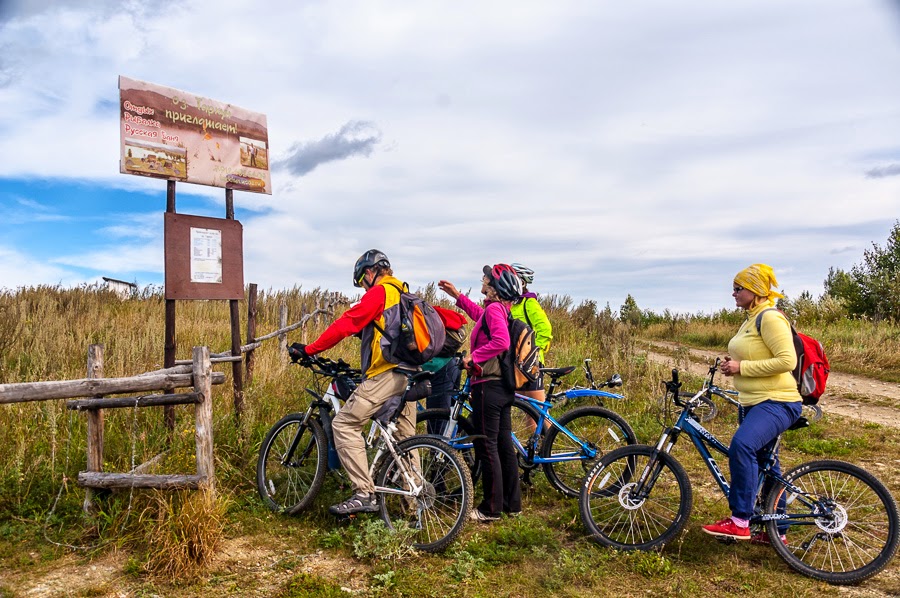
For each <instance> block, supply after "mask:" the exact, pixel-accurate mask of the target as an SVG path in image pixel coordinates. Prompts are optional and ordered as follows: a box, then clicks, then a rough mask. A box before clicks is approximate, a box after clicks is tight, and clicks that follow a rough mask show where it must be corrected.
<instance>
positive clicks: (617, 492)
mask: <svg viewBox="0 0 900 598" xmlns="http://www.w3.org/2000/svg"><path fill="white" fill-rule="evenodd" d="M692 506H693V495H692V493H691V482H690V480H689V479H688V476H687V473H686V472H685V471H684V468H683V467H682V466H681V464H680V463H679V462H678V461H676V460H675V459H674V458H673V457H672V456H671V455H668V454H667V453H661V452H658V451H656V449H654V448H653V447H652V446H646V445H642V444H636V445H633V446H625V447H622V448H619V449H616V450H614V451H613V452H611V453H609V454H607V455H605V456H604V457H602V458H601V459H600V461H599V462H598V463H597V464H596V465H595V466H594V468H593V469H592V470H591V471H590V473H588V475H587V477H586V478H585V480H584V486H582V488H581V493H580V495H579V497H578V510H579V512H580V514H581V521H582V523H584V526H585V528H587V531H588V533H589V534H590V535H591V539H593V540H594V541H595V542H599V543H600V544H603V545H604V546H609V547H611V548H617V549H619V550H651V549H654V548H659V547H661V546H663V545H664V544H666V543H667V542H668V541H669V540H671V539H672V538H674V537H675V536H676V535H677V534H678V533H679V532H681V530H682V529H684V526H685V525H686V524H687V521H688V517H689V516H690V514H691V507H692Z"/></svg>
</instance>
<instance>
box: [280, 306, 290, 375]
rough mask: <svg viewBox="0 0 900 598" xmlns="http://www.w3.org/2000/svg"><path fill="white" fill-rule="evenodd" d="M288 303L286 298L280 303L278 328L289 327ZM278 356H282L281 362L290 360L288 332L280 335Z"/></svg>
mask: <svg viewBox="0 0 900 598" xmlns="http://www.w3.org/2000/svg"><path fill="white" fill-rule="evenodd" d="M287 318H288V313H287V303H285V301H284V299H282V300H281V303H280V304H279V305H278V329H279V330H281V329H283V328H287ZM278 345H279V346H278V356H279V357H280V358H281V359H280V363H287V360H288V352H287V332H282V333H281V334H279V335H278Z"/></svg>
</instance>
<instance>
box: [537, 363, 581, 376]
mask: <svg viewBox="0 0 900 598" xmlns="http://www.w3.org/2000/svg"><path fill="white" fill-rule="evenodd" d="M540 370H541V373H542V374H547V375H549V376H550V377H552V378H562V377H563V376H565V375H566V374H571V373H572V372H574V371H575V366H574V365H567V366H566V367H564V368H540Z"/></svg>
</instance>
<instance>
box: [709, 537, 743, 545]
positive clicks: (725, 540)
mask: <svg viewBox="0 0 900 598" xmlns="http://www.w3.org/2000/svg"><path fill="white" fill-rule="evenodd" d="M714 537H715V539H716V540H717V541H718V542H719V543H720V544H737V542H738V541H737V540H736V539H734V538H726V537H724V536H714Z"/></svg>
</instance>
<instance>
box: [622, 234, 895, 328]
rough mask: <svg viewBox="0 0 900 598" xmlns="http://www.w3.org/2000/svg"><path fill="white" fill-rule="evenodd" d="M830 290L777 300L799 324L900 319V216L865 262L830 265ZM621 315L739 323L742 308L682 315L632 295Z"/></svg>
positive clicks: (648, 321) (637, 321) (638, 320)
mask: <svg viewBox="0 0 900 598" xmlns="http://www.w3.org/2000/svg"><path fill="white" fill-rule="evenodd" d="M824 287H825V292H824V293H822V295H821V296H820V297H818V298H814V297H813V296H812V294H811V293H810V292H809V291H803V292H802V293H801V294H800V295H799V296H798V297H797V298H796V299H791V298H789V297H787V296H786V297H785V298H784V299H779V300H778V308H779V309H781V310H782V311H784V312H785V313H786V314H787V315H788V317H790V318H791V319H792V320H795V321H796V322H798V323H823V324H828V323H833V322H836V321H838V320H842V319H858V320H868V321H872V322H882V321H889V322H893V323H900V221H895V222H894V227H893V228H892V229H891V232H890V233H889V234H888V239H887V242H886V243H885V244H884V245H879V244H878V243H875V242H873V243H872V247H871V248H869V249H866V250H864V251H863V259H862V261H861V262H859V263H857V264H855V265H853V266H852V267H851V268H850V269H849V270H847V271H845V270H842V269H840V268H834V267H832V268H829V269H828V276H827V277H826V278H825V281H824ZM618 316H619V320H621V321H622V322H625V323H627V324H631V325H633V326H637V327H640V328H645V327H647V326H650V325H652V324H663V323H669V324H671V323H672V322H673V321H676V320H679V319H683V320H694V319H700V320H715V321H725V322H731V323H739V322H740V321H741V320H742V319H743V315H742V314H741V313H740V310H738V309H721V310H719V311H718V312H715V313H713V314H712V315H702V314H700V315H691V314H688V315H682V314H676V313H673V312H671V311H670V310H668V309H666V310H663V312H662V313H656V312H654V311H652V310H647V309H641V308H640V307H639V306H638V304H637V301H636V300H635V299H634V297H633V296H632V295H631V294H629V295H628V296H627V297H626V298H625V302H624V303H623V304H622V306H621V307H620V308H619V314H618Z"/></svg>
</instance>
